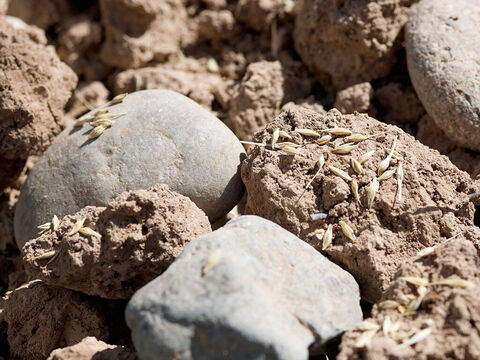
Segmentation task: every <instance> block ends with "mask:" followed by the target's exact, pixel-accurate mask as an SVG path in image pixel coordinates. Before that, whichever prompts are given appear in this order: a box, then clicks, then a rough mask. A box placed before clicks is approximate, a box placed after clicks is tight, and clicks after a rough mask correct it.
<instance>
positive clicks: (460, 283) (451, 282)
mask: <svg viewBox="0 0 480 360" xmlns="http://www.w3.org/2000/svg"><path fill="white" fill-rule="evenodd" d="M429 285H431V286H434V285H447V286H452V287H459V288H464V289H465V288H469V287H472V286H474V284H473V283H472V282H470V281H467V280H462V279H444V280H439V281H433V282H431V283H429Z"/></svg>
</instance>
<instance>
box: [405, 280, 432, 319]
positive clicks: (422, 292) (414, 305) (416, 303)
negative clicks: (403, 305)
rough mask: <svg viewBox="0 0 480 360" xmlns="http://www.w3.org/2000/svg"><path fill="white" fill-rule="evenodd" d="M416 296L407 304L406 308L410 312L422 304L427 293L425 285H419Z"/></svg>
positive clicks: (413, 311)
mask: <svg viewBox="0 0 480 360" xmlns="http://www.w3.org/2000/svg"><path fill="white" fill-rule="evenodd" d="M417 292H418V296H417V297H416V298H415V299H414V300H413V301H412V302H410V304H408V306H407V309H408V311H409V312H410V313H415V312H416V311H417V310H418V308H419V307H420V305H421V304H422V301H423V299H424V298H425V295H427V293H428V290H427V288H426V287H425V286H419V287H418V288H417Z"/></svg>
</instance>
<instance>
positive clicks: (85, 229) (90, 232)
mask: <svg viewBox="0 0 480 360" xmlns="http://www.w3.org/2000/svg"><path fill="white" fill-rule="evenodd" d="M78 232H79V233H80V234H82V235H84V236H96V237H99V238H101V237H102V235H101V234H100V233H98V232H96V231H95V230H93V229H92V228H89V227H87V226H85V227H82V228H80V229H78Z"/></svg>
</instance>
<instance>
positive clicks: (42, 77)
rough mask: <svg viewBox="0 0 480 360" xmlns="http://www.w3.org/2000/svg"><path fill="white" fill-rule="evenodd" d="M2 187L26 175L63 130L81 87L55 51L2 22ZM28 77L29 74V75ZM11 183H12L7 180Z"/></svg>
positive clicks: (0, 135) (0, 182)
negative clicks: (33, 158) (30, 164)
mask: <svg viewBox="0 0 480 360" xmlns="http://www.w3.org/2000/svg"><path fill="white" fill-rule="evenodd" d="M0 58H2V62H1V63H0V73H1V74H2V76H0V98H1V99H2V101H1V104H0V118H1V119H2V121H1V122H0V141H1V143H2V146H1V149H0V163H1V165H0V174H1V175H0V178H1V179H2V180H1V181H0V186H2V188H3V187H5V186H7V185H9V184H10V183H11V182H12V181H13V180H15V178H16V177H17V176H18V175H19V174H20V172H21V170H22V168H23V165H24V164H25V160H26V159H27V157H28V156H29V155H33V154H39V153H41V152H42V151H44V150H45V149H46V148H47V147H48V145H50V143H51V142H52V140H53V138H54V137H55V135H56V134H58V133H59V132H60V130H61V126H62V124H63V123H62V116H63V107H64V106H65V104H66V103H67V101H68V99H69V98H70V96H71V91H72V90H73V88H74V87H75V85H76V83H77V77H76V76H75V74H74V73H73V72H72V71H71V70H70V69H69V68H68V67H67V66H66V65H65V64H63V63H62V62H61V61H60V60H59V59H58V57H57V55H56V54H55V51H54V50H53V48H50V47H45V46H44V45H42V44H39V43H38V42H36V41H34V40H32V38H31V37H30V34H29V32H28V31H25V30H20V29H15V28H14V27H12V26H11V25H10V24H9V23H8V22H7V21H5V20H4V19H0ZM25 74H28V76H26V75H25ZM6 179H9V181H7V182H5V180H6Z"/></svg>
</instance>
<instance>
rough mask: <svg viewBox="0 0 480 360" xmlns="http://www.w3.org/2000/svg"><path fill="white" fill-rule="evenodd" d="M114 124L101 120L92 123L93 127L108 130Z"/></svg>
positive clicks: (110, 121) (111, 121)
mask: <svg viewBox="0 0 480 360" xmlns="http://www.w3.org/2000/svg"><path fill="white" fill-rule="evenodd" d="M113 124H114V121H113V120H105V119H99V120H94V121H92V122H91V123H90V125H92V126H93V127H97V126H103V127H104V128H105V129H108V128H109V127H111V126H112V125H113Z"/></svg>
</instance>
